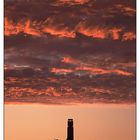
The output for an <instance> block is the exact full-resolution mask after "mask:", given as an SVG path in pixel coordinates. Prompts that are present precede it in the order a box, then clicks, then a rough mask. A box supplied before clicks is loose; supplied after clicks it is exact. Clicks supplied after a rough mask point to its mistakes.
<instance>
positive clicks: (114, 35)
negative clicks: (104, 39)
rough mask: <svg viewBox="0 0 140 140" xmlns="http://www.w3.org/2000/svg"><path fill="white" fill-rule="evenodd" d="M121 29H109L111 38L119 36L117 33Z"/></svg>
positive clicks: (115, 38)
mask: <svg viewBox="0 0 140 140" xmlns="http://www.w3.org/2000/svg"><path fill="white" fill-rule="evenodd" d="M121 31H122V29H119V28H113V29H110V32H111V33H112V38H113V39H114V40H117V39H119V38H120V36H119V33H120V32H121Z"/></svg>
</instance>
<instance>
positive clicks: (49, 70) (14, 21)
mask: <svg viewBox="0 0 140 140" xmlns="http://www.w3.org/2000/svg"><path fill="white" fill-rule="evenodd" d="M19 9H20V10H19ZM135 9H136V8H135V1H134V0H129V1H127V0H124V1H122V0H111V1H105V0H104V1H103V0H102V1H99V0H96V1H93V0H71V1H70V0H52V1H50V0H45V1H28V2H25V1H24V0H22V1H20V0H18V2H17V1H15V0H13V1H8V0H6V1H5V32H4V33H5V58H4V59H5V102H24V103H27V102H30V103H34V102H36V103H46V104H68V103H77V102H78V103H125V104H126V103H135V97H136V93H135V75H136V72H135V69H136V58H135V54H136V42H135V40H136V35H135V28H136V27H135V18H136V14H135V12H136V10H135Z"/></svg>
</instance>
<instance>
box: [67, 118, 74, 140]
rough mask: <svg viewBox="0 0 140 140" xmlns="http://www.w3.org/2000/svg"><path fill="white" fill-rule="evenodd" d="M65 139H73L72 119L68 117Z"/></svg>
mask: <svg viewBox="0 0 140 140" xmlns="http://www.w3.org/2000/svg"><path fill="white" fill-rule="evenodd" d="M67 140H74V132H73V119H68V126H67Z"/></svg>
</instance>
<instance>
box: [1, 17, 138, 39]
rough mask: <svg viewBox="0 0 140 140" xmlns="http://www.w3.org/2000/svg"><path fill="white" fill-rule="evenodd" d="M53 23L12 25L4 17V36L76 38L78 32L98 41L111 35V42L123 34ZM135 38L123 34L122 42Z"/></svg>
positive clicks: (50, 21)
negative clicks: (48, 35)
mask: <svg viewBox="0 0 140 140" xmlns="http://www.w3.org/2000/svg"><path fill="white" fill-rule="evenodd" d="M53 22H54V21H53V19H51V18H48V19H47V20H46V21H44V22H42V23H37V22H36V21H31V20H30V19H27V20H25V21H18V22H17V23H14V22H13V21H12V20H9V19H8V18H7V17H5V26H4V34H5V36H10V35H17V34H19V33H25V34H28V35H32V36H37V37H39V36H41V35H43V34H45V33H48V34H50V35H53V36H58V37H65V38H76V32H79V33H81V34H83V35H85V36H88V37H92V38H99V39H108V38H109V35H111V36H112V39H113V40H118V39H120V33H123V30H122V29H121V28H105V27H98V26H95V27H94V26H90V27H87V26H86V24H85V23H79V24H78V25H77V26H76V27H75V29H73V30H71V29H69V28H68V27H65V26H64V27H62V26H56V25H53ZM135 38H136V35H135V33H133V32H124V33H123V36H122V41H127V40H134V39H135Z"/></svg>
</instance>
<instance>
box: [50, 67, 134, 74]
mask: <svg viewBox="0 0 140 140" xmlns="http://www.w3.org/2000/svg"><path fill="white" fill-rule="evenodd" d="M77 70H80V71H89V72H90V73H92V74H97V75H98V74H99V75H102V74H111V73H116V74H117V75H124V76H132V75H133V74H132V73H130V72H126V71H123V70H119V69H113V70H106V69H102V68H93V67H86V66H81V67H76V68H75V69H61V68H52V70H51V72H53V73H62V74H64V73H72V72H76V71H77Z"/></svg>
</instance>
